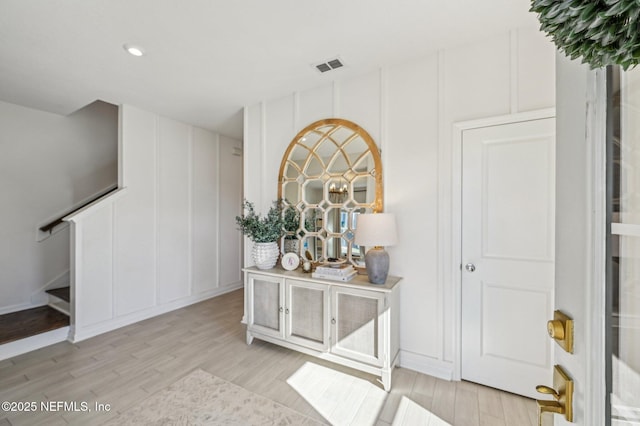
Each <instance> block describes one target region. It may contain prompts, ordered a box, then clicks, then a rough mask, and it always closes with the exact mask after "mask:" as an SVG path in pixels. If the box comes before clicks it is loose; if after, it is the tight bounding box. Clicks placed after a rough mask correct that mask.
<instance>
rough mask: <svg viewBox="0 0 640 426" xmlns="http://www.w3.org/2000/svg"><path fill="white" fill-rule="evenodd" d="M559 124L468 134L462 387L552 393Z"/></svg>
mask: <svg viewBox="0 0 640 426" xmlns="http://www.w3.org/2000/svg"><path fill="white" fill-rule="evenodd" d="M554 215H555V119H553V118H546V119H540V120H532V121H524V122H518V123H511V124H504V125H500V126H490V127H483V128H478V129H471V130H465V131H464V133H463V139H462V370H461V372H462V378H463V379H465V380H470V381H473V382H477V383H481V384H485V385H488V386H492V387H495V388H499V389H503V390H506V391H509V392H513V393H517V394H520V395H525V396H529V397H535V396H536V391H535V386H536V385H539V384H547V383H551V378H552V352H551V351H552V349H551V345H552V340H551V339H550V338H549V337H548V336H547V333H546V323H547V320H548V319H550V318H552V316H553V312H552V311H553V310H552V307H553V288H554V234H555V233H554V220H555V218H554Z"/></svg>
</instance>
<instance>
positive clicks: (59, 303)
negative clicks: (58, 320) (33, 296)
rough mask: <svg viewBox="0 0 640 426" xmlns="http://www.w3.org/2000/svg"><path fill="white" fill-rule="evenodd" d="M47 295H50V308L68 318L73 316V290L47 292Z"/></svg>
mask: <svg viewBox="0 0 640 426" xmlns="http://www.w3.org/2000/svg"><path fill="white" fill-rule="evenodd" d="M47 294H48V295H49V306H51V307H52V308H53V309H55V310H57V311H60V312H62V313H63V314H65V315H66V316H69V315H71V314H70V313H69V312H70V309H69V303H70V302H71V289H70V288H69V287H62V288H54V289H51V290H47Z"/></svg>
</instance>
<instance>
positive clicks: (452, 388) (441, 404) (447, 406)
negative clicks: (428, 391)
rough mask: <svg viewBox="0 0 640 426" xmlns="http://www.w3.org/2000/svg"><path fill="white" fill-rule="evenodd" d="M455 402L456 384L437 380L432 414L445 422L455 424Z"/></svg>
mask: <svg viewBox="0 0 640 426" xmlns="http://www.w3.org/2000/svg"><path fill="white" fill-rule="evenodd" d="M455 402H456V384H455V382H448V381H446V380H436V386H435V390H434V392H433V400H432V402H431V412H432V413H433V414H435V415H436V416H438V417H439V418H441V419H442V420H444V421H445V422H448V423H451V424H453V422H454V417H455Z"/></svg>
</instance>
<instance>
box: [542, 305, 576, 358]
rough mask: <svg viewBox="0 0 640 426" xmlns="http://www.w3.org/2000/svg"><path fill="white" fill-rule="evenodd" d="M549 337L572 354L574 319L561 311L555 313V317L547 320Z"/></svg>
mask: <svg viewBox="0 0 640 426" xmlns="http://www.w3.org/2000/svg"><path fill="white" fill-rule="evenodd" d="M547 332H548V333H549V337H551V338H552V339H554V340H555V341H556V343H558V344H559V345H560V347H562V349H564V350H565V351H567V352H569V353H570V354H572V353H573V320H572V319H571V318H569V317H568V316H567V315H565V314H564V313H562V312H560V311H555V312H554V313H553V319H552V320H551V321H548V322H547Z"/></svg>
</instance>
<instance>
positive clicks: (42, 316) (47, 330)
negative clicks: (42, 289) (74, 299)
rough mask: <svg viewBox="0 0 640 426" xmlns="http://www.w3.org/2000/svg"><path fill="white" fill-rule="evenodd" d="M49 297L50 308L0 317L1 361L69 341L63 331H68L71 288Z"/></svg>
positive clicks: (53, 293)
mask: <svg viewBox="0 0 640 426" xmlns="http://www.w3.org/2000/svg"><path fill="white" fill-rule="evenodd" d="M47 293H48V295H49V304H48V305H47V306H39V307H37V308H31V309H25V310H23V311H18V312H11V313H8V314H4V315H0V360H1V359H4V358H7V357H9V356H14V355H17V354H19V353H24V352H27V351H29V350H34V349H37V348H38V347H43V346H47V345H50V344H52V343H55V342H56V341H62V340H66V332H65V330H63V328H65V327H67V329H68V327H69V302H70V300H71V298H70V291H69V287H63V288H56V289H52V290H47ZM56 330H57V332H56ZM51 332H53V333H51ZM39 336H42V338H40V339H39V338H38V337H39ZM8 344H10V345H8ZM3 345H6V346H3ZM9 346H11V347H9ZM3 348H5V349H6V350H3Z"/></svg>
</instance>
